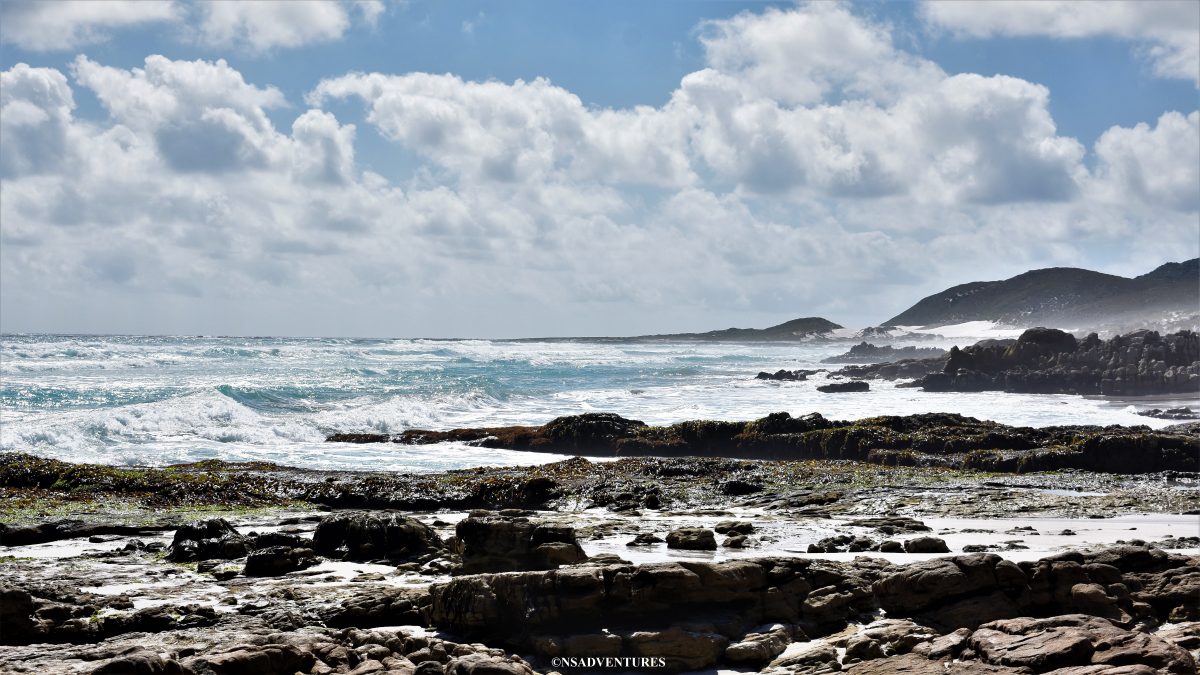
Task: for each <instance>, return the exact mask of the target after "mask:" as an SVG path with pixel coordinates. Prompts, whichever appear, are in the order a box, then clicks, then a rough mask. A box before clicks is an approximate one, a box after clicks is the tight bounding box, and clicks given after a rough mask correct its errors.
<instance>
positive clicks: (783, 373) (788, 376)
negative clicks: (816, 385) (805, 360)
mask: <svg viewBox="0 0 1200 675" xmlns="http://www.w3.org/2000/svg"><path fill="white" fill-rule="evenodd" d="M815 372H817V371H815V370H777V371H775V372H773V373H767V372H760V373H759V374H758V375H755V376H754V379H756V380H783V381H792V382H796V381H800V380H806V379H808V376H809V375H811V374H813V373H815Z"/></svg>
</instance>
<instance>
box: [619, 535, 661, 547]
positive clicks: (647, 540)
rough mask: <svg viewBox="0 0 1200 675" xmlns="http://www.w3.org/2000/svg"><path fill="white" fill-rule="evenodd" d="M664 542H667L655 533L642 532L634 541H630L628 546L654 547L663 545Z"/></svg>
mask: <svg viewBox="0 0 1200 675" xmlns="http://www.w3.org/2000/svg"><path fill="white" fill-rule="evenodd" d="M664 541H666V540H665V539H663V538H662V537H660V536H658V535H657V534H654V533H653V532H642V533H640V534H638V535H637V536H636V537H634V538H633V541H630V542H629V543H628V544H626V546H653V545H654V544H661V543H663V542H664Z"/></svg>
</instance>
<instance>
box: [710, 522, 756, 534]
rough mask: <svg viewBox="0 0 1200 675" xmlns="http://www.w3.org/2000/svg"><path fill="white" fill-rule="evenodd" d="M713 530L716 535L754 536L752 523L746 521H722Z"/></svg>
mask: <svg viewBox="0 0 1200 675" xmlns="http://www.w3.org/2000/svg"><path fill="white" fill-rule="evenodd" d="M713 529H714V530H716V531H717V534H754V523H751V522H750V521H748V520H722V521H720V522H718V523H717V524H716V526H715V527H713Z"/></svg>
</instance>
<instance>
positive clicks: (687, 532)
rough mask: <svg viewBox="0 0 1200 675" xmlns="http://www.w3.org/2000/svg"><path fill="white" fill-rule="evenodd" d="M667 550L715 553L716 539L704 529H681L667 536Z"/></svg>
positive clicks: (708, 530) (710, 532)
mask: <svg viewBox="0 0 1200 675" xmlns="http://www.w3.org/2000/svg"><path fill="white" fill-rule="evenodd" d="M667 548H677V549H683V550H688V551H715V550H717V538H716V535H714V534H713V531H712V530H710V529H708V528H706V527H681V528H679V529H677V530H672V531H671V532H670V533H669V534H668V535H667Z"/></svg>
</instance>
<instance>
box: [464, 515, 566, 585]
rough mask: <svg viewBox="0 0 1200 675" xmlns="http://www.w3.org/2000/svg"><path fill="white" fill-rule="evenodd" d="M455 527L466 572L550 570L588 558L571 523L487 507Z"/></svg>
mask: <svg viewBox="0 0 1200 675" xmlns="http://www.w3.org/2000/svg"><path fill="white" fill-rule="evenodd" d="M454 531H455V535H456V536H457V538H458V540H459V542H461V543H462V547H463V550H462V564H463V567H462V573H464V574H473V573H477V572H503V571H515V570H547V569H554V568H555V567H558V566H559V565H571V564H575V563H579V562H583V561H585V560H587V554H586V553H584V552H583V548H582V547H581V546H580V545H579V543H578V542H577V541H576V538H575V529H574V528H572V527H570V526H567V525H559V524H553V523H539V522H534V521H532V520H530V519H528V518H525V517H523V516H501V515H494V514H491V513H488V512H486V511H484V512H477V513H472V514H471V515H470V516H468V517H467V518H464V519H463V520H461V521H459V523H458V525H457V526H456V527H455V530H454Z"/></svg>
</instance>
